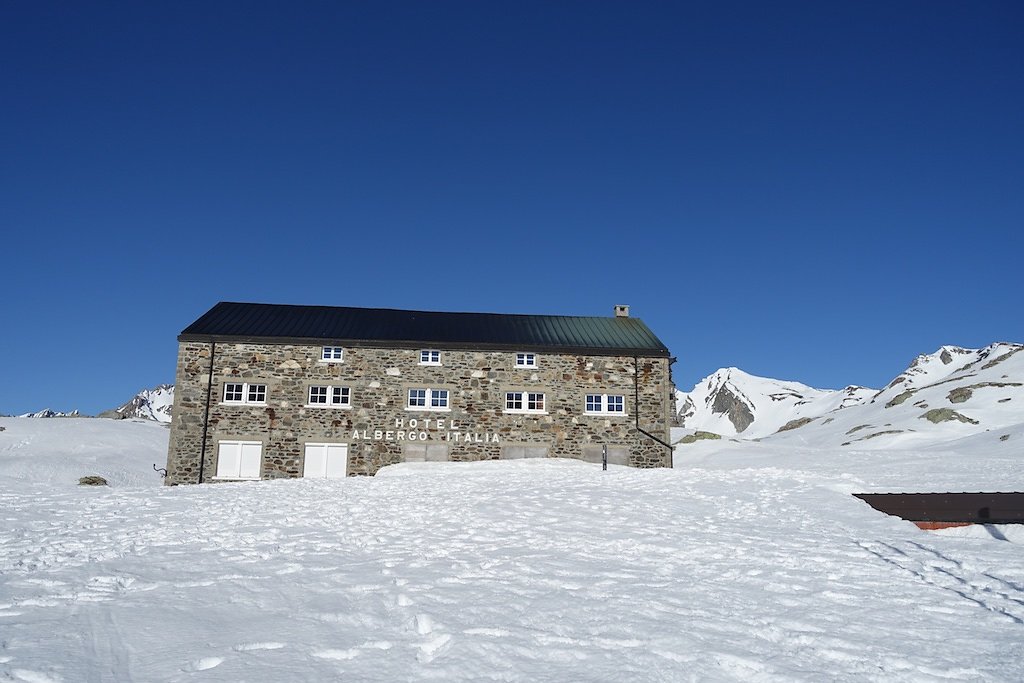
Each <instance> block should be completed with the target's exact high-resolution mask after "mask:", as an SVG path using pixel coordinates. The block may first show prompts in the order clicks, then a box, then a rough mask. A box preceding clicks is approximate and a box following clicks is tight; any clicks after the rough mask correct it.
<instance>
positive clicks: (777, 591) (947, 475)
mask: <svg viewBox="0 0 1024 683" xmlns="http://www.w3.org/2000/svg"><path fill="white" fill-rule="evenodd" d="M65 423H66V424H68V425H77V427H70V428H69V427H66V426H65ZM0 426H3V427H5V428H6V429H5V431H2V432H0V517H2V520H3V524H2V525H0V680H14V681H30V682H33V681H34V682H39V681H192V680H196V681H199V680H211V681H213V680H216V681H243V680H244V681H322V680H382V681H393V680H410V679H437V680H445V681H450V680H474V681H476V680H524V681H567V680H572V681H634V680H636V681H648V680H649V681H681V680H682V681H685V680H737V681H739V680H742V681H793V680H807V681H820V680H829V681H865V680H867V681H894V680H895V681H935V680H985V681H1020V680H1022V679H1024V552H1022V548H1024V546H1022V545H1020V544H1019V543H1016V542H1013V541H1014V540H1017V541H1019V540H1021V538H1020V536H1019V535H1016V530H1015V529H1007V528H1006V527H1003V528H1001V529H998V530H996V529H994V530H992V531H996V532H997V533H998V536H1006V537H1008V538H1010V541H1011V542H1007V541H1003V540H999V539H998V538H997V537H996V536H995V535H993V534H992V533H989V532H988V531H986V530H985V529H984V528H983V527H978V528H974V529H972V530H969V531H961V530H952V531H950V532H943V533H933V532H923V531H920V530H918V529H917V528H916V527H915V526H913V525H912V524H910V523H907V522H903V521H900V520H898V519H895V518H892V517H887V516H885V515H883V514H881V513H878V512H876V511H874V510H872V509H871V508H870V507H868V506H867V505H865V504H864V503H862V502H860V501H859V500H857V499H855V498H853V497H852V496H851V495H849V494H850V493H851V492H854V491H863V490H896V489H909V490H925V489H928V488H930V487H934V486H943V487H945V486H947V485H953V484H955V483H956V482H960V481H964V482H967V484H966V485H965V486H966V487H968V488H980V489H986V490H994V489H999V490H1009V489H1017V490H1021V487H1022V485H1024V481H1022V479H1024V470H1022V468H1021V466H1020V464H1019V462H1020V458H1018V459H1017V460H1013V459H1011V458H1009V456H1006V455H1003V454H1004V453H1005V452H1004V451H1002V450H998V451H996V450H993V449H992V448H989V447H988V446H987V445H985V444H987V442H981V441H979V442H977V443H974V442H965V443H961V444H959V445H958V446H956V447H955V448H954V447H951V449H950V450H946V451H943V450H927V451H920V452H909V451H900V452H896V451H893V452H889V453H888V455H889V457H888V458H886V452H885V451H881V450H871V451H860V450H847V451H844V452H843V453H842V454H841V456H839V457H837V456H836V454H835V453H830V452H829V451H826V450H814V449H811V448H808V447H797V446H785V447H783V446H772V445H770V444H767V443H763V444H757V443H750V442H748V443H733V442H730V441H728V440H723V441H720V442H714V443H710V442H707V443H697V444H691V445H689V446H681V447H680V448H679V449H678V452H677V459H676V469H674V470H634V469H628V468H620V467H611V468H610V469H609V471H608V472H602V471H601V469H600V467H599V466H594V465H589V464H585V463H581V462H576V461H565V460H543V461H537V460H532V461H531V460H524V461H509V462H484V463H473V464H459V463H450V464H441V463H424V464H418V465H412V464H410V465H399V466H394V467H390V468H385V469H384V470H382V471H381V473H380V474H379V475H378V476H377V477H374V478H350V479H346V480H342V481H312V480H310V481H306V480H286V481H272V482H253V483H238V484H218V485H209V486H186V487H177V488H165V487H161V486H159V481H158V478H157V477H156V475H155V474H152V470H151V463H152V461H153V460H154V458H156V455H157V454H158V453H159V451H160V450H161V449H162V448H165V447H166V438H167V431H166V429H165V428H163V427H160V426H158V425H152V424H144V423H133V422H131V421H105V420H28V419H25V420H19V419H16V418H8V419H0ZM76 428H77V429H82V430H87V431H83V432H81V433H80V434H79V435H77V436H76V433H75V432H74V429H76ZM50 429H55V430H66V429H70V430H71V431H61V432H60V433H59V434H57V433H50V432H49V431H47V430H50ZM1013 436H1014V438H1015V439H1017V438H1019V437H1020V436H1021V434H1020V431H1019V430H1017V431H1014V432H1013ZM100 443H102V444H103V445H102V448H98V447H94V444H100ZM1017 443H1018V444H1019V443H1020V441H1019V440H1018V441H1017ZM44 445H45V448H44ZM57 445H60V448H57ZM78 456H80V458H79V457H78ZM830 457H831V458H832V459H830ZM49 460H53V461H54V463H55V464H47V463H46V461H49ZM156 462H158V463H159V462H160V459H156ZM118 463H120V464H118ZM119 467H120V468H121V471H120V472H118V471H117V470H118V468H119ZM103 468H106V469H105V470H104V469H103ZM104 472H105V473H104ZM93 473H98V474H103V475H104V476H106V477H107V478H108V479H110V480H111V481H112V483H114V484H115V485H113V486H111V487H109V488H107V487H101V488H86V487H78V486H76V485H75V484H74V482H76V481H77V478H78V477H79V476H83V475H85V474H93ZM151 474H152V476H150V475H151ZM1004 532H1009V533H1004Z"/></svg>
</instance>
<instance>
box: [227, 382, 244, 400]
mask: <svg viewBox="0 0 1024 683" xmlns="http://www.w3.org/2000/svg"><path fill="white" fill-rule="evenodd" d="M244 397H245V385H244V384H225V385H224V402H225V403H241V402H242V401H243V400H244Z"/></svg>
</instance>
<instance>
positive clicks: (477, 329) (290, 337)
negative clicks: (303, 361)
mask: <svg viewBox="0 0 1024 683" xmlns="http://www.w3.org/2000/svg"><path fill="white" fill-rule="evenodd" d="M178 339H179V340H180V341H222V340H223V341H267V342H276V343H298V342H307V343H308V342H310V341H316V342H336V343H354V344H362V345H367V346H389V345H390V346H424V345H434V346H443V347H449V348H480V349H508V350H515V349H518V350H545V349H550V350H559V351H563V352H573V351H581V352H587V353H596V354H602V355H636V356H668V355H669V353H668V349H667V348H666V347H665V345H664V344H663V343H661V340H660V339H658V338H657V337H656V336H654V333H653V332H651V330H650V329H649V328H648V327H647V325H645V324H644V323H643V321H641V320H639V319H638V318H623V317H611V316H609V317H607V318H598V317H581V316H561V315H506V314H502V313H440V312H435V311H399V310H394V309H387V308H349V307H341V306H290V305H283V304H253V303H235V302H227V301H222V302H220V303H219V304H217V305H216V306H214V307H213V308H211V309H210V310H209V311H207V312H206V314H205V315H203V316H202V317H201V318H199V319H198V320H196V321H195V322H194V323H192V324H191V325H189V326H188V327H186V328H185V329H184V330H183V331H182V333H181V336H179V337H178Z"/></svg>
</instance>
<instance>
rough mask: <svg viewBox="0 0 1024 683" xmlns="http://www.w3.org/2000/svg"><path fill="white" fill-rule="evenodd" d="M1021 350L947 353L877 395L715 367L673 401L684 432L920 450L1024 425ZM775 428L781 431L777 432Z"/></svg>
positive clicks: (927, 359) (950, 349) (920, 362)
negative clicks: (916, 448) (1022, 423)
mask: <svg viewBox="0 0 1024 683" xmlns="http://www.w3.org/2000/svg"><path fill="white" fill-rule="evenodd" d="M1021 350H1024V345H1022V344H1010V343H996V344H992V345H990V346H987V347H985V348H983V349H964V348H960V347H955V346H944V347H942V348H940V349H939V350H937V351H936V352H935V353H932V354H927V355H921V356H918V357H917V358H916V359H915V360H914V361H913V363H911V365H910V366H909V367H908V368H907V369H906V370H905V371H904V372H902V373H901V374H900V375H899V376H897V377H896V378H894V379H893V380H892V381H891V382H890V383H889V384H888V385H886V387H885V388H884V389H882V390H880V391H874V390H871V389H866V388H863V387H847V388H846V389H842V390H837V391H828V390H820V389H813V388H811V387H807V386H805V385H802V384H799V383H796V382H783V381H779V380H772V379H766V378H762V377H755V376H753V375H748V374H747V373H744V372H742V371H740V370H737V369H736V368H726V369H723V370H719V371H717V372H716V373H714V374H712V375H711V376H709V377H708V378H706V379H704V380H702V381H701V383H700V384H698V385H697V386H696V387H694V389H693V391H691V392H689V393H680V394H679V395H678V397H677V400H678V405H680V406H681V407H682V408H681V410H680V424H681V425H682V426H683V427H686V428H688V429H698V430H702V431H710V432H715V433H717V434H721V435H723V436H730V437H739V438H744V439H756V438H769V439H771V440H772V441H779V442H790V443H792V444H793V445H797V444H799V445H814V446H817V447H845V446H855V447H857V448H878V447H890V446H894V445H897V442H900V443H901V444H902V442H906V445H910V446H918V445H921V446H927V445H929V444H936V443H941V442H943V441H947V440H955V439H961V438H964V437H966V436H970V435H972V434H977V433H981V432H984V431H986V430H999V429H1003V428H1007V427H1010V426H1013V425H1016V424H1019V423H1021V422H1024V408H1022V407H1024V353H1020V351H1021ZM780 430H781V431H780Z"/></svg>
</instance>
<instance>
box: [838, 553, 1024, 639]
mask: <svg viewBox="0 0 1024 683" xmlns="http://www.w3.org/2000/svg"><path fill="white" fill-rule="evenodd" d="M858 545H859V546H860V547H861V548H863V549H864V550H865V551H867V552H868V553H870V554H871V555H874V556H875V557H877V558H878V559H879V560H881V561H882V562H884V563H886V564H888V565H890V566H891V567H894V568H895V569H897V570H898V571H899V572H901V573H905V574H909V575H910V576H913V577H914V578H915V579H918V580H919V581H921V582H923V583H925V584H927V585H929V586H934V587H935V588H938V589H941V590H943V591H946V592H947V593H949V594H951V595H953V596H956V599H954V600H953V602H954V603H957V602H959V601H966V602H967V603H970V604H973V605H976V606H978V607H981V608H983V609H986V610H989V611H991V612H995V613H996V614H999V615H1002V616H1004V617H1006V618H1007V619H1009V620H1010V621H1011V622H1013V623H1015V624H1017V625H1024V586H1021V585H1020V584H1018V583H1015V582H1013V581H1009V580H1007V579H1004V578H1001V577H999V576H997V575H996V574H995V573H993V572H991V571H974V570H971V569H968V568H967V567H966V566H965V565H964V562H962V561H960V560H956V559H953V558H951V557H948V556H947V555H944V554H943V553H942V552H940V551H939V550H936V549H935V548H932V547H929V546H928V545H926V544H924V543H922V542H919V541H902V542H900V541H895V542H890V543H886V542H880V541H874V542H858ZM931 609H934V608H931Z"/></svg>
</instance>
